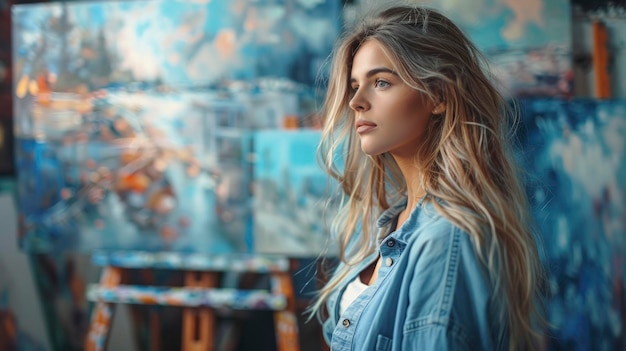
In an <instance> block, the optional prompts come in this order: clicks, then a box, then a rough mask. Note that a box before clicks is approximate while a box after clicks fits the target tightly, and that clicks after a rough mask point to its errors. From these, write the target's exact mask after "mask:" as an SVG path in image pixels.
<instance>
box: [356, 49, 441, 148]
mask: <svg viewBox="0 0 626 351" xmlns="http://www.w3.org/2000/svg"><path fill="white" fill-rule="evenodd" d="M395 71H396V70H395V66H394V64H393V63H392V62H391V61H390V60H389V58H388V57H387V56H386V55H385V53H384V52H383V50H382V47H381V45H380V44H379V43H378V42H377V41H375V40H368V41H366V42H364V43H363V44H362V45H361V47H360V48H359V49H358V51H357V52H356V54H355V55H354V59H353V61H352V72H351V76H350V84H351V87H352V92H353V97H352V99H351V100H350V108H351V109H352V110H354V112H355V116H356V118H355V120H354V127H355V129H356V133H357V134H358V135H359V137H360V139H361V149H362V150H363V152H365V153H366V154H368V155H378V154H382V153H384V152H389V153H391V154H392V155H393V156H394V157H413V156H415V154H416V152H417V150H418V146H419V145H420V144H421V143H422V142H423V140H424V131H425V130H426V126H427V125H428V123H429V121H430V116H431V112H432V109H433V105H432V103H431V102H429V100H428V99H427V98H425V96H424V95H423V94H422V93H420V92H418V91H416V90H415V89H413V88H411V87H409V86H408V85H406V84H405V83H404V82H403V81H402V79H400V77H399V76H398V75H397V74H396V73H395Z"/></svg>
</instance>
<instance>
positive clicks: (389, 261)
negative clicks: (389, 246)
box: [385, 257, 393, 267]
mask: <svg viewBox="0 0 626 351" xmlns="http://www.w3.org/2000/svg"><path fill="white" fill-rule="evenodd" d="M385 264H386V265H387V267H391V265H392V264H393V260H392V259H391V257H387V259H385Z"/></svg>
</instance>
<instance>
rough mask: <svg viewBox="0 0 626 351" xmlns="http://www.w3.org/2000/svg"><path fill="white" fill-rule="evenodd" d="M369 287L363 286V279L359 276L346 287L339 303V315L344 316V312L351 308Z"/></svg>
mask: <svg viewBox="0 0 626 351" xmlns="http://www.w3.org/2000/svg"><path fill="white" fill-rule="evenodd" d="M368 287H369V285H365V284H363V282H362V281H361V277H360V276H359V275H357V276H356V278H355V279H354V280H353V281H351V282H350V284H348V286H346V291H344V292H343V295H341V302H340V303H339V313H340V314H343V312H344V311H345V310H346V309H347V308H348V306H350V304H351V303H352V302H353V301H354V300H356V298H357V297H359V295H361V293H363V291H365V289H367V288H368Z"/></svg>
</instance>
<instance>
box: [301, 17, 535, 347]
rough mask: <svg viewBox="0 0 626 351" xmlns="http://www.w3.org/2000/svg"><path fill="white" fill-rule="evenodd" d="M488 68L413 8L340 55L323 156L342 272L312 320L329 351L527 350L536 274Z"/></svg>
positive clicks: (361, 31) (367, 27) (370, 23)
mask: <svg viewBox="0 0 626 351" xmlns="http://www.w3.org/2000/svg"><path fill="white" fill-rule="evenodd" d="M484 63H485V61H484V59H483V56H482V55H481V53H480V52H479V51H478V49H477V48H476V47H475V46H474V45H473V44H472V43H471V42H470V41H469V40H468V39H467V37H466V36H465V35H464V34H463V33H462V32H461V30H459V28H458V27H457V26H456V25H454V24H453V23H452V22H451V21H450V20H449V19H447V18H446V17H445V16H443V15H442V14H440V13H438V12H436V11H433V10H429V9H425V8H418V7H392V8H389V9H386V10H384V11H382V12H380V14H379V15H377V16H375V17H373V18H371V19H369V20H366V21H364V22H363V23H362V24H361V25H359V26H357V28H356V29H355V30H354V31H353V32H351V33H348V34H346V35H345V36H344V37H343V38H342V40H341V41H340V43H339V45H338V47H337V48H336V50H335V53H334V61H333V66H332V72H331V80H330V82H329V87H328V93H327V98H326V101H325V108H324V116H325V120H324V128H323V135H322V141H321V144H320V154H321V156H322V159H323V161H324V164H325V166H326V167H327V168H328V172H329V173H330V174H331V175H332V176H333V177H334V178H336V179H337V180H338V181H339V183H340V184H341V186H342V188H343V191H344V194H345V195H346V199H347V201H346V202H345V204H344V207H343V211H342V212H341V213H340V215H339V216H338V217H337V219H336V221H335V223H334V226H333V230H334V232H336V233H337V234H338V236H339V239H340V257H339V258H340V264H339V266H338V267H337V269H336V270H335V272H334V275H333V276H332V278H331V279H330V280H329V282H328V283H327V284H326V285H325V286H324V287H323V288H322V289H321V291H320V293H319V296H318V299H317V300H316V302H315V303H314V304H313V305H312V307H311V310H312V312H315V313H317V315H318V316H319V317H320V318H321V319H325V320H324V325H323V328H324V335H325V338H326V341H327V342H328V343H329V345H330V346H331V349H332V350H333V351H340V350H437V351H440V350H525V349H531V348H533V342H532V340H533V336H534V333H533V325H534V323H535V322H536V321H537V320H538V319H539V318H538V317H539V314H538V313H537V312H538V310H539V309H538V306H537V302H538V285H539V283H540V281H541V279H542V270H541V264H540V262H539V258H538V249H537V245H536V243H535V240H534V236H533V234H532V231H531V229H530V227H531V226H530V223H531V218H530V215H529V209H528V207H527V201H526V198H525V195H524V190H523V187H522V186H521V184H520V180H519V179H518V175H517V174H516V171H515V167H514V164H513V162H512V159H511V157H510V150H509V149H510V147H509V144H508V138H509V137H510V135H509V134H508V132H507V129H506V128H507V123H506V122H507V121H506V118H505V116H506V113H505V112H506V102H505V101H504V99H503V98H502V96H501V95H500V94H499V93H498V92H497V91H496V89H495V88H494V86H493V85H492V82H491V80H490V77H489V76H488V75H487V73H486V72H485V69H484V67H485V65H484ZM340 160H342V161H340Z"/></svg>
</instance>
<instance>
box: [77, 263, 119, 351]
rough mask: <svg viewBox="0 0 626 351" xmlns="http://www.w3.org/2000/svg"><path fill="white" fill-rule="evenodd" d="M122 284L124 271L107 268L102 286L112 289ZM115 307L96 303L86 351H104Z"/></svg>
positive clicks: (101, 281) (104, 303)
mask: <svg viewBox="0 0 626 351" xmlns="http://www.w3.org/2000/svg"><path fill="white" fill-rule="evenodd" d="M121 282H122V270H121V268H119V267H105V268H104V270H103V272H102V277H101V278H100V285H101V286H103V287H107V288H112V287H115V286H118V285H120V283H121ZM114 310H115V305H114V304H112V303H106V302H102V301H98V302H96V306H95V308H94V310H93V312H92V316H91V323H90V325H89V331H88V332H87V337H86V339H85V351H104V350H105V349H106V344H107V341H108V337H109V331H110V329H111V321H112V319H113V312H114Z"/></svg>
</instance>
